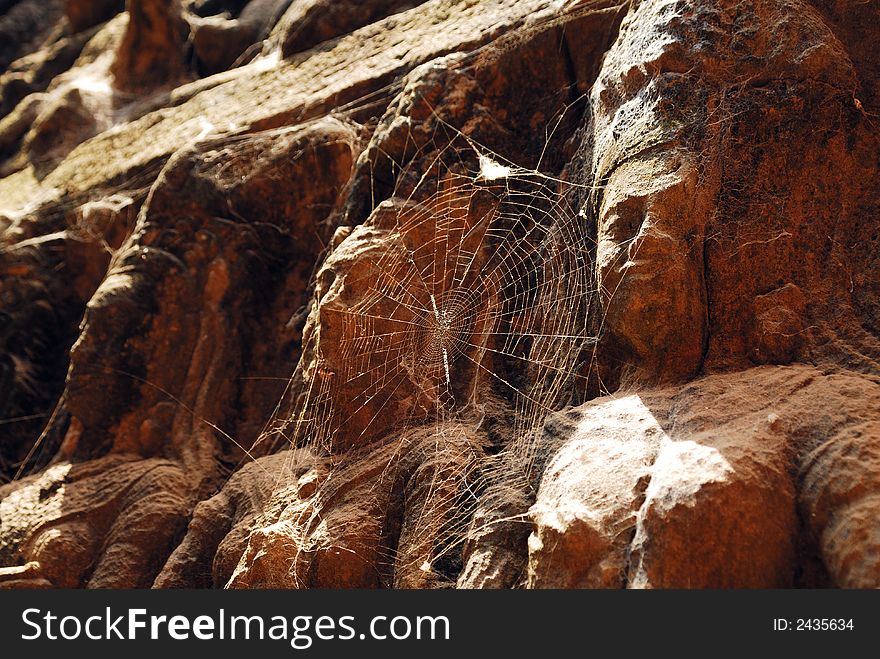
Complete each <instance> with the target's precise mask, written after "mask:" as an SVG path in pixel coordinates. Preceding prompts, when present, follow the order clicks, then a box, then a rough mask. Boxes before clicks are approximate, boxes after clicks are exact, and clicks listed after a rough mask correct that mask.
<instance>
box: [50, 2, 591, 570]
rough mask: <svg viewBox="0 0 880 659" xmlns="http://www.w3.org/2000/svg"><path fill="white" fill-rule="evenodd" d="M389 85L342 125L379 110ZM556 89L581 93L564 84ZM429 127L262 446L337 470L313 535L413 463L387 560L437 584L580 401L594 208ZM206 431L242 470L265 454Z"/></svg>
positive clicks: (569, 105)
mask: <svg viewBox="0 0 880 659" xmlns="http://www.w3.org/2000/svg"><path fill="white" fill-rule="evenodd" d="M585 11H589V8H587V9H585ZM567 19H570V17H567ZM556 23H557V21H555V20H554V21H549V22H547V23H546V24H545V25H540V26H535V29H550V28H552V27H555V25H556ZM490 47H492V48H499V47H503V44H491V45H490ZM473 60H474V55H473V54H471V56H469V57H464V58H463V59H462V60H461V66H462V67H463V68H466V67H468V66H469V65H470V64H471V63H472V62H473ZM397 84H398V83H394V85H397ZM389 91H394V89H393V85H392V86H389V87H387V88H384V89H382V90H379V91H377V92H376V93H375V94H373V95H370V96H368V97H365V98H362V99H359V100H358V101H355V102H353V103H350V104H348V105H347V106H345V107H342V108H339V109H338V110H337V111H336V114H339V115H340V116H342V117H345V116H348V115H352V116H354V115H358V114H360V113H362V112H363V110H364V109H369V108H371V107H380V106H381V104H382V103H381V100H377V99H380V98H381V97H383V96H385V95H387V94H388V93H389ZM559 93H560V98H561V99H570V95H571V90H570V89H563V90H559ZM583 101H584V99H583V97H580V98H577V99H574V100H573V101H570V102H568V101H566V100H563V101H562V102H559V99H554V104H555V106H556V107H558V108H560V109H559V110H558V114H557V116H555V117H553V118H551V119H550V120H548V121H547V122H546V136H545V144H544V149H545V151H547V150H548V149H549V148H550V147H551V145H556V146H558V145H559V144H560V143H561V142H562V141H564V139H566V138H568V137H570V136H560V135H557V134H556V128H557V127H559V126H560V125H561V124H562V123H563V118H564V116H565V114H566V113H583V112H584V107H585V105H586V104H585V103H584V102H583ZM432 113H433V111H432ZM583 121H584V118H583V117H582V116H579V117H578V118H577V120H576V121H575V124H581V125H582V124H583ZM433 125H434V130H435V132H434V134H433V136H432V137H431V138H430V139H428V140H427V141H425V140H424V136H423V135H419V136H415V135H414V136H413V138H412V143H413V144H414V145H415V144H418V146H417V147H416V148H415V153H411V154H410V155H409V157H407V159H406V160H405V161H404V160H401V159H398V158H396V157H394V156H391V155H389V154H383V156H385V157H387V158H390V159H391V160H392V161H393V166H392V168H391V171H392V174H393V185H392V186H391V189H390V190H388V189H385V188H384V186H385V182H384V181H383V182H381V183H380V182H379V181H378V179H379V177H378V175H377V176H376V180H375V181H374V184H373V185H372V187H373V190H372V199H371V207H372V212H371V213H370V215H369V217H368V218H367V220H366V221H365V222H364V223H363V224H356V225H353V226H343V227H341V228H340V229H339V230H338V231H337V235H336V237H335V239H334V245H335V246H334V247H333V248H332V249H329V250H328V254H327V256H326V258H325V260H324V262H323V263H322V264H321V265H320V266H319V268H318V270H317V272H316V275H315V295H314V296H313V298H314V299H313V302H312V307H311V311H310V315H309V319H308V321H307V323H306V328H305V332H304V335H303V350H302V354H303V357H302V359H301V364H300V367H299V370H298V372H297V373H296V374H295V375H294V377H293V378H292V380H291V382H290V383H289V389H290V390H292V391H293V398H294V399H295V401H296V404H295V406H294V408H293V410H292V411H291V412H289V413H285V414H284V415H282V416H280V417H279V416H278V414H277V413H279V412H280V410H281V409H282V408H281V403H279V407H278V408H277V409H276V416H275V417H274V418H272V419H270V420H269V421H268V422H267V424H266V427H265V430H264V432H263V434H262V435H261V437H260V438H258V440H257V443H262V442H267V440H271V439H277V438H278V437H279V436H280V437H282V438H283V440H284V441H285V442H287V443H289V445H290V446H291V447H296V448H308V449H310V450H311V451H313V452H314V453H317V454H319V455H323V456H327V457H328V458H329V459H330V461H331V472H330V476H329V477H328V478H327V480H326V481H325V482H324V484H323V486H322V488H321V490H319V492H318V494H317V495H316V500H315V503H314V504H313V505H312V507H311V509H310V512H309V513H307V514H308V515H310V516H311V517H310V518H309V519H307V520H302V521H303V523H304V525H305V526H306V527H314V526H316V525H317V524H319V523H320V521H321V515H322V501H327V500H329V499H332V498H333V497H334V496H337V495H338V494H339V490H340V488H345V487H346V486H347V483H348V481H347V480H346V475H347V474H348V473H349V470H351V469H354V468H356V466H357V462H358V460H359V459H361V458H362V457H363V455H364V452H369V451H372V450H376V447H377V446H387V445H388V444H389V443H391V444H392V445H393V447H396V451H397V455H398V456H399V458H400V460H404V456H405V455H406V454H410V455H411V454H413V452H415V454H416V456H417V457H416V459H415V462H417V463H418V464H420V465H422V466H423V467H425V468H426V469H427V473H428V475H429V476H428V478H427V479H426V480H425V482H424V484H423V487H422V493H421V499H420V512H419V514H418V515H416V521H415V526H414V527H413V528H410V529H409V530H408V531H407V533H408V535H409V536H410V538H411V539H414V540H413V541H412V542H410V544H409V547H410V549H409V550H407V555H406V556H402V555H401V552H402V551H403V549H402V547H403V545H402V544H401V549H398V548H396V547H389V548H388V549H387V551H388V554H387V555H386V556H384V557H383V558H384V560H386V561H387V563H388V565H389V566H393V569H395V570H400V569H404V570H406V569H410V568H412V569H415V570H417V571H421V572H423V573H425V574H429V575H434V576H437V577H438V579H439V580H440V581H443V579H447V580H448V579H450V578H454V576H455V574H457V570H458V569H459V568H460V565H459V564H457V563H456V561H457V560H459V558H458V557H460V554H461V547H462V543H463V541H464V539H465V536H466V532H467V526H468V524H469V523H470V521H471V519H472V517H473V512H474V510H475V509H476V508H477V507H478V506H479V505H480V503H481V501H485V500H486V495H487V493H491V492H493V491H495V492H498V491H504V490H508V489H510V490H516V491H527V490H529V489H533V488H534V487H535V486H536V464H537V463H538V462H539V460H541V459H542V458H543V457H544V456H542V455H541V452H542V451H543V450H545V447H543V445H542V442H541V436H542V434H543V426H544V421H545V419H546V417H547V415H548V414H549V413H551V412H553V411H556V410H558V409H560V408H562V407H564V406H565V405H566V404H568V403H569V402H571V400H572V396H573V393H574V391H575V389H576V385H577V382H578V381H579V380H581V381H582V380H583V379H584V378H585V377H587V376H585V373H588V372H589V370H590V364H591V361H592V360H594V359H595V354H594V348H595V343H596V334H597V330H596V329H595V328H592V327H591V321H590V319H591V317H592V316H593V315H594V314H591V312H590V311H591V310H590V307H591V305H592V304H594V302H595V292H596V282H595V274H594V267H593V259H594V254H595V227H594V226H592V224H591V217H592V210H591V208H590V204H591V202H594V201H595V200H594V198H593V197H592V196H591V193H592V191H591V188H590V187H589V186H587V185H584V184H582V183H579V182H574V181H571V180H568V176H567V175H566V173H565V172H564V171H562V168H561V167H559V166H558V165H559V163H557V166H556V169H555V170H554V169H552V168H548V167H545V163H544V160H545V157H544V156H545V153H543V152H542V153H541V154H540V157H539V158H537V162H536V163H535V164H534V165H532V166H524V165H523V164H522V163H516V162H513V161H512V160H510V159H508V158H506V157H504V156H503V155H501V154H500V153H498V152H497V151H495V150H493V149H492V148H489V147H488V146H486V145H484V144H481V143H480V142H479V141H478V140H476V139H475V138H474V137H472V136H469V135H468V134H465V132H463V131H462V130H461V129H460V127H456V126H453V125H451V124H450V123H447V122H446V121H445V120H444V119H443V118H441V117H440V116H438V115H437V114H436V113H433ZM201 137H205V136H201ZM257 137H258V136H254V137H253V139H256V138H257ZM249 139H252V138H251V137H250V136H242V137H240V138H238V140H239V142H246V141H247V140H249ZM548 160H549V159H548ZM562 164H563V165H564V164H565V163H562ZM155 173H156V172H155V171H152V169H151V171H148V172H144V176H145V177H146V178H147V179H149V178H150V176H154V175H155ZM127 187H128V188H130V187H131V185H130V184H129V182H122V183H120V185H119V190H125V189H126V188H127ZM380 189H381V191H380ZM112 191H113V190H111V192H112ZM65 204H66V205H67V204H69V202H65ZM71 208H72V206H71V207H69V208H68V207H65V208H61V207H60V206H59V209H58V210H59V212H62V211H63V212H67V211H70V210H71ZM346 259H347V261H346ZM146 384H149V383H146ZM163 393H167V392H163ZM167 395H168V396H169V398H173V400H174V401H175V402H176V403H178V404H180V405H181V406H184V403H183V402H182V401H180V400H179V399H177V398H174V397H173V396H172V395H171V394H167ZM199 420H200V421H201V422H204V423H207V424H209V425H210V426H211V427H212V428H214V429H215V430H216V431H218V432H220V433H221V434H223V435H224V436H225V437H226V439H228V440H229V441H231V442H233V443H234V444H236V445H237V446H239V447H240V448H241V449H242V451H243V452H244V453H245V454H246V455H247V456H248V458H249V459H251V458H252V457H253V456H254V455H257V454H259V453H262V451H256V450H254V447H253V446H252V447H251V449H250V450H248V449H247V448H246V447H245V446H242V444H241V443H239V442H238V441H237V440H236V439H235V438H233V437H232V436H231V435H229V434H228V433H226V432H224V431H223V430H222V429H221V428H219V427H218V426H217V425H216V424H214V423H212V422H211V421H209V420H206V419H199ZM268 443H271V441H270V442H268ZM295 453H296V452H294V451H291V452H290V454H291V456H292V457H291V459H293V456H294V454H295ZM394 464H395V462H394V460H393V459H392V460H389V462H388V467H387V468H386V470H385V472H386V474H385V475H387V478H389V479H391V478H395V476H394V475H393V473H392V472H393V469H394ZM380 480H381V478H380ZM278 489H279V491H280V490H282V489H283V484H281V483H279V484H278ZM376 489H377V490H378V489H380V486H379V485H377V486H376ZM377 496H378V495H377ZM522 512H525V511H522ZM314 549H316V547H308V546H303V547H299V548H298V551H311V550H314Z"/></svg>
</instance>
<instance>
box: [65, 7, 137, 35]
mask: <svg viewBox="0 0 880 659" xmlns="http://www.w3.org/2000/svg"><path fill="white" fill-rule="evenodd" d="M124 8H125V0H65V1H64V15H65V16H67V22H68V23H69V24H70V29H71V30H72V31H73V32H82V31H83V30H86V29H88V28H90V27H94V26H95V25H98V24H99V23H103V22H104V21H106V20H109V19H110V18H112V17H113V16H115V15H116V14H118V13H119V12H120V11H122V10H123V9H124Z"/></svg>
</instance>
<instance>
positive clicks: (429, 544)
mask: <svg viewBox="0 0 880 659" xmlns="http://www.w3.org/2000/svg"><path fill="white" fill-rule="evenodd" d="M577 107H579V106H577V104H570V105H567V106H565V107H564V108H563V109H562V110H561V111H560V112H561V113H564V112H573V111H575V109H576V108H577ZM433 119H434V121H435V124H436V126H437V127H438V128H437V130H436V131H435V134H434V136H433V137H432V139H431V140H429V141H428V142H427V143H426V144H423V145H421V146H420V148H419V149H418V150H417V152H416V154H415V155H414V156H413V157H412V158H411V159H410V160H408V161H407V162H394V164H393V168H392V169H393V171H395V173H396V177H395V184H394V186H393V189H392V190H391V191H390V193H388V194H387V197H386V198H385V199H383V200H381V201H379V200H377V199H374V200H373V204H374V206H373V211H372V213H371V214H370V216H369V218H368V219H367V220H366V222H365V223H364V224H362V225H359V226H357V227H354V228H352V227H343V228H342V229H340V230H339V231H338V232H337V241H338V244H337V246H336V247H335V248H334V249H333V250H332V251H331V252H330V254H329V256H328V257H327V258H326V260H325V262H324V263H323V265H322V266H321V267H320V268H319V270H318V272H317V275H316V291H315V295H314V300H313V303H312V304H313V306H312V309H311V314H310V316H309V320H308V322H307V324H306V329H305V332H304V342H303V358H302V364H301V371H300V373H299V374H298V375H299V377H300V378H301V379H300V380H299V382H298V386H299V388H300V392H299V394H300V395H299V398H298V404H297V407H296V410H295V412H294V414H293V415H291V417H290V418H289V419H288V420H287V421H288V423H286V424H284V432H285V434H286V435H287V437H288V439H289V441H290V442H291V444H292V445H293V446H297V447H308V448H310V449H311V450H312V451H314V452H316V453H319V454H322V455H328V456H330V458H331V460H332V462H333V464H334V467H333V471H331V476H330V478H329V479H328V481H327V482H326V483H325V486H324V488H323V490H322V492H320V493H319V495H318V499H319V501H320V499H321V496H322V495H323V496H324V497H326V498H327V499H329V498H332V497H335V496H338V494H339V489H340V488H344V487H345V486H346V476H345V474H346V473H347V471H348V470H349V469H351V468H353V467H352V465H353V464H354V463H355V462H356V461H357V460H359V459H362V457H363V451H364V450H369V447H371V446H374V445H376V444H380V445H381V444H386V443H388V442H389V441H390V442H396V443H397V446H398V448H399V453H400V454H401V455H403V454H405V453H406V452H407V451H410V452H411V451H413V450H415V451H418V452H419V456H420V457H419V459H420V460H421V461H422V463H423V464H428V465H432V467H431V468H432V469H433V472H432V475H431V482H430V484H429V485H428V486H426V487H425V488H424V490H425V492H423V499H422V501H421V503H420V505H421V513H420V515H419V516H418V520H417V521H416V523H415V524H416V527H417V530H416V531H414V532H413V531H411V532H410V535H411V536H413V537H417V538H419V539H420V541H421V544H423V545H425V547H424V551H423V552H422V553H421V554H419V552H417V551H416V552H413V551H412V550H410V551H409V553H410V554H412V553H415V554H416V555H415V556H405V557H404V556H402V555H401V554H400V552H401V551H402V550H399V551H398V554H397V555H396V556H394V555H391V554H389V556H388V557H387V559H388V561H389V562H392V561H396V567H395V568H394V569H395V570H398V571H399V570H401V569H403V570H404V571H406V570H407V569H418V570H421V571H422V572H426V573H432V574H439V573H443V574H445V575H446V576H447V577H454V575H455V574H456V572H457V570H459V569H460V567H461V566H460V564H458V563H457V562H456V561H457V559H458V557H460V553H461V552H460V550H461V543H462V542H463V540H464V538H465V535H466V528H467V526H468V524H469V523H470V520H471V518H472V516H473V512H474V510H475V508H476V507H477V506H478V505H480V502H481V500H483V499H484V497H485V496H486V493H487V492H489V493H492V492H494V493H495V496H497V495H498V493H499V492H502V493H503V492H504V491H520V492H525V491H529V490H530V489H533V488H534V487H535V486H536V482H537V478H536V471H535V466H536V462H537V461H539V460H540V459H541V458H542V457H544V456H542V455H541V453H542V451H543V450H545V447H544V445H543V443H542V441H541V437H542V434H543V426H544V421H545V418H546V416H547V415H548V414H549V413H550V412H552V411H555V410H558V409H560V408H561V407H563V406H564V405H566V404H567V403H569V402H570V401H571V400H572V395H573V393H574V391H575V389H576V388H577V387H576V384H577V381H579V380H583V379H584V377H585V376H584V374H585V372H587V371H589V367H590V362H591V360H592V359H593V358H594V356H595V355H594V354H593V350H594V347H595V343H596V336H595V332H593V331H591V330H590V321H589V319H590V317H591V314H590V305H591V304H592V303H594V301H595V295H594V293H595V290H596V283H595V278H594V268H593V267H592V264H593V258H594V254H595V238H594V236H595V230H594V228H593V227H591V226H590V217H591V214H590V212H589V211H588V210H586V209H587V205H588V204H589V199H590V189H589V186H584V185H582V184H577V183H572V182H569V181H567V180H565V179H564V178H563V177H561V176H560V174H559V173H557V172H542V171H541V161H542V160H543V154H542V157H541V158H539V160H538V164H537V166H536V167H530V168H526V167H522V166H519V165H517V164H516V163H514V162H511V161H510V160H507V159H505V158H504V157H502V156H501V155H499V154H498V153H496V152H494V151H492V150H491V149H489V148H488V147H485V146H483V145H481V144H479V143H477V142H476V141H475V140H474V139H473V138H471V137H468V136H467V135H465V134H463V133H462V132H461V131H459V130H458V129H456V128H455V127H453V126H451V125H449V124H448V123H446V122H445V121H443V120H442V119H441V118H440V117H438V116H436V114H435V115H434V117H433ZM560 122H561V116H560V117H557V119H556V121H555V122H550V128H548V131H549V132H548V136H547V145H549V144H550V141H551V139H552V138H553V136H552V135H551V133H552V126H553V125H554V123H555V124H556V125H558V124H559V123H560ZM557 137H558V136H557ZM545 148H546V145H545ZM386 155H387V154H386ZM585 200H586V201H585ZM463 438H464V439H463ZM364 447H367V448H366V449H364ZM393 464H394V463H393V461H392V462H391V463H390V465H393ZM391 469H392V467H391V466H389V468H388V470H389V471H390V470H391ZM335 474H338V477H336V478H334V475H335ZM388 477H389V478H391V477H392V476H390V475H389V476H388ZM502 496H503V494H502ZM315 508H316V512H313V513H312V514H313V519H311V520H310V521H309V522H308V524H310V525H312V526H314V525H316V524H318V523H319V522H320V508H321V505H320V503H318V504H316V506H315ZM521 512H522V513H524V512H525V511H521ZM523 521H524V520H523ZM303 549H312V550H314V549H315V547H311V548H303ZM392 553H393V552H392ZM405 560H409V561H411V562H412V563H413V564H411V565H402V561H405ZM441 580H442V579H441Z"/></svg>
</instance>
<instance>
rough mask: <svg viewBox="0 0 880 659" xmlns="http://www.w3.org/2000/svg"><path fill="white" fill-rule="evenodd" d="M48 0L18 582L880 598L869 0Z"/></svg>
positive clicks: (7, 187)
mask: <svg viewBox="0 0 880 659" xmlns="http://www.w3.org/2000/svg"><path fill="white" fill-rule="evenodd" d="M37 4H38V3H34V2H32V1H30V0H19V1H18V2H16V3H14V4H12V5H9V4H4V3H3V2H2V0H0V36H9V37H10V38H9V39H5V40H3V39H0V66H6V64H8V63H11V65H10V67H9V69H8V71H6V72H5V73H3V74H2V79H0V87H2V90H3V100H2V108H0V114H2V118H0V157H2V158H3V162H2V164H0V177H2V178H0V275H2V277H0V481H3V482H5V481H9V480H10V479H13V481H12V482H9V483H6V484H5V485H2V486H0V585H3V586H5V587H49V586H74V587H79V586H107V585H112V586H119V587H145V586H148V585H150V584H152V585H154V586H156V587H241V588H244V587H253V588H256V587H295V588H303V587H332V588H341V587H400V588H409V587H414V588H434V587H450V586H452V585H456V586H458V587H463V588H470V587H487V588H488V587H496V588H497V587H506V588H507V587H521V586H530V587H536V588H540V587H567V588H571V587H614V588H619V587H633V588H635V587H638V588H666V587H779V586H828V585H836V586H846V587H876V586H877V585H878V582H880V577H878V561H877V560H876V557H877V555H878V546H877V543H878V542H880V539H878V534H877V532H876V524H874V523H873V520H875V519H876V517H877V514H878V509H877V506H878V502H880V492H878V487H880V485H878V484H880V471H878V470H880V464H878V459H880V458H878V453H877V446H876V445H877V437H878V436H880V428H878V427H877V422H878V419H877V418H876V417H877V414H876V410H877V409H880V400H878V389H877V387H878V384H877V383H878V382H880V366H878V364H880V306H878V303H877V300H878V299H880V258H878V256H877V255H878V253H880V252H878V250H877V249H876V248H877V246H878V242H877V241H878V221H877V219H878V217H880V197H878V194H877V189H878V186H877V181H878V171H880V163H878V157H877V153H878V152H880V150H878V148H877V146H878V134H880V133H878V122H877V120H876V115H877V113H878V102H877V99H878V98H880V96H878V80H880V78H878V70H877V65H876V57H875V56H874V55H875V50H876V48H875V42H876V38H875V37H876V35H875V34H874V32H876V30H873V29H871V28H870V27H867V28H866V27H865V26H872V25H874V24H875V23H876V22H877V21H876V19H877V18H878V16H877V11H878V10H877V8H876V6H875V5H874V4H872V3H860V4H858V6H853V7H850V6H849V5H848V4H846V3H835V2H823V3H817V2H809V1H807V0H792V1H791V2H786V3H778V2H773V1H771V0H761V1H759V2H754V3H741V2H734V1H733V0H686V1H681V2H678V1H671V0H645V1H643V2H639V3H628V4H624V5H618V4H615V3H613V2H611V1H609V2H604V1H603V2H594V1H592V0H590V1H580V0H578V1H575V2H567V3H559V2H552V1H550V0H529V1H528V2H523V1H521V0H519V1H514V0H486V1H484V2H478V3H477V2H459V1H457V0H428V1H427V2H396V1H391V0H389V1H387V2H379V1H371V2H367V3H351V2H336V3H318V2H292V3H287V2H285V1H284V0H278V1H276V0H252V1H251V2H246V1H245V0H197V1H193V2H188V3H186V6H185V7H183V6H182V3H179V2H177V1H176V0H175V1H174V2H171V1H168V0H131V1H130V2H129V3H128V7H127V9H128V11H127V12H124V13H120V14H119V15H118V16H117V17H115V18H113V19H112V20H110V21H108V22H106V23H104V24H103V25H102V26H101V27H98V23H99V22H100V21H103V20H105V18H107V17H108V16H110V15H111V14H112V13H115V12H116V9H117V7H116V5H114V4H113V3H106V4H105V3H103V2H100V3H92V4H90V5H89V6H88V7H86V3H77V2H72V1H71V2H68V3H67V4H66V8H67V14H68V18H67V19H66V20H65V19H64V18H63V16H62V14H63V10H64V3H61V2H53V3H48V4H46V3H42V4H41V5H40V8H41V11H37ZM43 5H45V7H43ZM355 5H357V6H355ZM86 9H88V11H85V10H86ZM285 9H286V11H285V13H284V16H283V18H281V19H279V15H280V13H281V12H282V10H285ZM90 12H92V13H90ZM71 26H73V27H74V28H75V29H76V30H80V27H78V26H81V28H82V29H81V31H78V32H75V33H71ZM89 26H92V27H89ZM270 31H271V32H270ZM13 60H14V61H13ZM74 60H75V61H74ZM231 67H234V68H231ZM199 75H205V76H206V77H204V78H203V79H196V77H197V76H199ZM187 523H188V526H187Z"/></svg>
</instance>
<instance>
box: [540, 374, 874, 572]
mask: <svg viewBox="0 0 880 659" xmlns="http://www.w3.org/2000/svg"><path fill="white" fill-rule="evenodd" d="M878 397H880V388H878V384H877V383H876V382H872V381H871V380H869V379H867V378H863V377H860V376H854V375H823V374H822V373H820V372H819V371H817V370H815V369H814V368H811V367H805V366H796V367H763V368H755V369H752V370H751V371H748V372H747V373H745V374H732V375H714V376H709V377H706V378H702V379H698V380H695V381H694V382H693V383H691V384H689V385H687V386H686V387H684V388H682V389H679V388H666V389H654V390H646V391H643V392H640V393H639V394H632V395H628V396H623V397H620V398H616V399H597V400H595V401H592V402H590V403H588V404H586V405H584V406H582V407H580V408H575V409H573V410H571V411H569V412H567V413H566V414H564V415H560V416H559V417H558V418H554V420H553V423H556V424H562V426H563V427H567V430H565V431H564V432H563V433H562V434H563V435H567V436H568V437H567V439H565V440H563V442H562V444H561V445H560V446H559V448H558V449H557V452H556V455H555V456H554V458H553V459H552V460H551V461H550V463H549V464H548V467H547V469H546V470H545V471H544V475H543V478H542V481H541V487H540V490H539V492H538V496H537V501H536V503H535V505H534V506H533V507H532V510H531V516H532V520H533V523H534V531H533V533H532V536H531V537H530V539H529V583H530V585H531V586H533V587H622V586H626V587H630V588H730V587H738V588H741V587H755V588H778V587H791V586H793V585H800V586H812V587H816V586H820V585H824V584H825V583H827V580H829V579H830V581H831V583H834V584H837V585H840V586H845V587H858V588H865V587H876V584H877V583H878V579H880V571H878V567H877V564H876V562H875V561H873V560H871V557H872V556H875V555H876V552H877V547H878V544H877V543H878V538H877V537H876V534H875V533H874V529H875V525H873V524H871V523H868V522H867V520H868V517H869V516H871V515H876V514H877V499H878V497H877V487H878V483H877V479H876V478H875V477H874V476H872V475H871V474H872V473H873V471H874V469H875V468H876V464H875V463H876V455H875V452H876V450H877V438H878V437H880V435H878V434H877V433H876V430H873V429H874V428H875V427H876V424H877V422H878V419H877V418H876V414H874V413H869V414H868V415H867V416H866V414H865V411H866V410H876V409H880V408H877V401H878V400H880V399H878ZM816 400H822V401H823V405H822V408H821V409H818V408H816V407H815V401H816ZM558 435H559V432H558V431H557V436H558ZM555 441H558V439H557V440H555ZM799 519H800V520H803V525H802V524H801V523H800V522H799ZM810 546H812V547H813V548H814V549H813V551H817V552H818V553H819V554H820V556H821V559H822V564H823V565H825V566H826V567H827V570H828V574H822V573H821V572H820V573H818V574H817V573H810V572H808V571H807V570H808V568H809V564H808V560H809V559H808V558H805V557H801V558H800V559H799V558H798V557H797V556H796V554H795V552H796V548H797V547H810Z"/></svg>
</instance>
